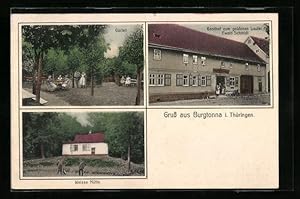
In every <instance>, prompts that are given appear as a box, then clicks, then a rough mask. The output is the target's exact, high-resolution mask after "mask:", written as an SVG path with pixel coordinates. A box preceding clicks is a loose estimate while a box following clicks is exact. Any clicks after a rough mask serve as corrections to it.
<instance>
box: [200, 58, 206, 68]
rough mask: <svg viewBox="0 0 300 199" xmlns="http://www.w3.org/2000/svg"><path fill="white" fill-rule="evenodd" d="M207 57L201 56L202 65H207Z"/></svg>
mask: <svg viewBox="0 0 300 199" xmlns="http://www.w3.org/2000/svg"><path fill="white" fill-rule="evenodd" d="M205 61H206V57H201V65H202V66H205Z"/></svg>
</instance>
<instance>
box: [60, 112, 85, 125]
mask: <svg viewBox="0 0 300 199" xmlns="http://www.w3.org/2000/svg"><path fill="white" fill-rule="evenodd" d="M66 114H67V115H70V116H72V117H74V118H76V120H77V122H79V123H80V124H81V126H91V123H90V122H89V115H88V113H87V112H66Z"/></svg>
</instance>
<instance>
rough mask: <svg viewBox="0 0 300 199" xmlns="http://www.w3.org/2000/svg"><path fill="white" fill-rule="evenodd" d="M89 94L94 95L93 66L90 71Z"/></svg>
mask: <svg viewBox="0 0 300 199" xmlns="http://www.w3.org/2000/svg"><path fill="white" fill-rule="evenodd" d="M91 96H94V67H92V71H91Z"/></svg>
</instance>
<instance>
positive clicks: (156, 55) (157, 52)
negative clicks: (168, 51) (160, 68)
mask: <svg viewBox="0 0 300 199" xmlns="http://www.w3.org/2000/svg"><path fill="white" fill-rule="evenodd" d="M153 56H154V57H153V58H154V60H161V50H158V49H154V52H153Z"/></svg>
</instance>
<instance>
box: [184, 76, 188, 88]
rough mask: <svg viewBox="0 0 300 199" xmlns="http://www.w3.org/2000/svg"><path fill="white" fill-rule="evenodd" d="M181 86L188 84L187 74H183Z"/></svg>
mask: <svg viewBox="0 0 300 199" xmlns="http://www.w3.org/2000/svg"><path fill="white" fill-rule="evenodd" d="M183 86H189V76H188V75H183Z"/></svg>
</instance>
